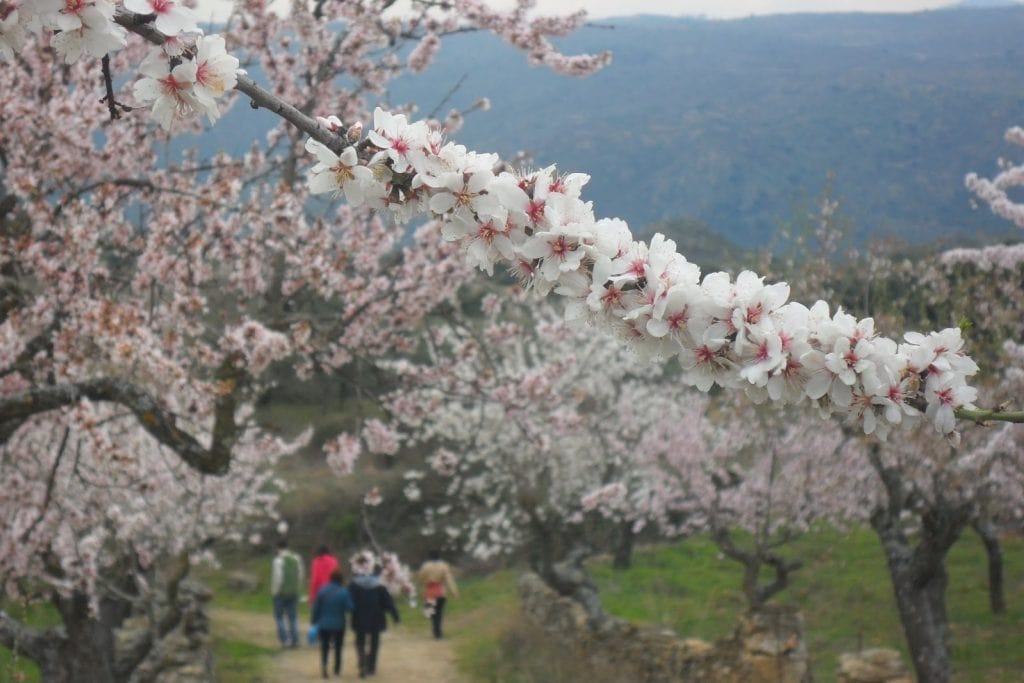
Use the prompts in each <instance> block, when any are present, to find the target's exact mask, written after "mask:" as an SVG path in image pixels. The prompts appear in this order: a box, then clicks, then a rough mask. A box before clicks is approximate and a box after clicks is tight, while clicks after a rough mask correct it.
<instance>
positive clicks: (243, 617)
mask: <svg viewBox="0 0 1024 683" xmlns="http://www.w3.org/2000/svg"><path fill="white" fill-rule="evenodd" d="M211 617H212V619H213V628H214V631H215V632H216V633H218V634H220V635H222V636H225V637H229V638H232V639H236V640H242V641H245V642H249V643H253V644H254V645H261V646H263V647H267V648H277V647H278V645H277V637H276V635H275V632H274V622H273V619H272V618H271V617H270V615H269V614H267V615H262V614H255V613H253V612H245V611H241V610H230V609H223V608H214V609H213V610H211ZM427 628H428V627H427V625H426V624H420V623H414V624H412V625H406V624H405V623H404V620H403V623H402V624H400V625H399V626H393V627H389V628H388V630H387V631H386V632H385V633H383V634H382V635H381V642H380V658H379V660H378V663H377V675H376V676H373V677H372V678H369V679H367V680H369V681H374V682H375V683H410V682H412V681H415V682H416V683H466V679H465V678H464V677H462V676H461V675H459V673H458V672H457V671H456V669H455V655H454V653H453V651H452V647H451V643H450V642H448V641H447V640H442V641H436V640H434V639H433V638H431V637H430V634H429V633H428V631H427ZM353 639H354V635H353V634H352V633H346V634H345V647H344V650H343V651H342V665H341V680H346V679H347V680H353V679H358V673H357V668H356V652H355V646H354V645H353V644H352V643H353ZM268 673H269V675H270V678H269V679H268V680H267V683H293V682H300V681H319V680H322V679H321V677H320V653H319V649H318V646H317V647H307V646H305V645H303V646H302V647H300V648H298V649H296V650H280V651H279V652H278V653H277V654H275V655H274V657H273V659H272V663H271V666H270V668H269V671H268ZM331 680H338V679H337V678H334V677H332V678H331Z"/></svg>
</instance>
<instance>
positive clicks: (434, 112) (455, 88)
mask: <svg viewBox="0 0 1024 683" xmlns="http://www.w3.org/2000/svg"><path fill="white" fill-rule="evenodd" d="M467 76H469V72H468V71H467V72H466V73H464V74H462V76H461V77H460V78H459V80H458V81H456V83H455V85H453V86H452V87H451V89H449V90H448V92H446V93H445V94H444V97H442V98H441V101H440V102H438V103H437V106H436V107H434V108H433V109H431V110H430V113H429V114H427V118H428V119H432V118H434V117H435V116H436V115H437V112H438V111H440V110H441V107H443V106H444V105H445V102H447V101H448V100H450V99H451V97H452V95H454V94H455V93H456V91H458V89H459V88H460V87H462V84H463V83H464V82H465V80H466V77H467Z"/></svg>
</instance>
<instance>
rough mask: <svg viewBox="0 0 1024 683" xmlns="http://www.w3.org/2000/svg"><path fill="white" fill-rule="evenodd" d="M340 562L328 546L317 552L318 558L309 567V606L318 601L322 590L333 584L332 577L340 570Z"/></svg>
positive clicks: (321, 547) (323, 546) (320, 548)
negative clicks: (317, 598) (335, 571)
mask: <svg viewBox="0 0 1024 683" xmlns="http://www.w3.org/2000/svg"><path fill="white" fill-rule="evenodd" d="M338 566H339V565H338V560H337V558H336V557H334V555H331V551H330V550H329V549H328V548H327V546H326V545H322V546H320V547H319V548H317V550H316V556H315V557H314V558H313V561H312V562H311V563H310V565H309V604H310V605H312V604H313V601H314V600H316V596H317V593H319V592H320V589H321V588H323V587H324V586H326V585H327V584H328V583H330V582H331V575H332V573H333V572H334V570H335V569H337V568H338Z"/></svg>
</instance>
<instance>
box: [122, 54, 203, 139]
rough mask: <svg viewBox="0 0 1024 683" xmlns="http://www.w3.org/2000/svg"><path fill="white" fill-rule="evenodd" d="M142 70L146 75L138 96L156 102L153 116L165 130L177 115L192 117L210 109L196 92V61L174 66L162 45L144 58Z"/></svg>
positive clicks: (139, 85) (134, 90) (178, 116)
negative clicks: (168, 59)
mask: <svg viewBox="0 0 1024 683" xmlns="http://www.w3.org/2000/svg"><path fill="white" fill-rule="evenodd" d="M139 73H140V74H142V75H143V76H145V78H142V79H140V80H138V81H136V83H135V87H134V89H133V93H134V95H135V99H137V100H139V101H141V102H152V103H153V110H152V113H151V116H152V117H153V119H154V120H155V121H157V123H159V124H160V125H161V126H162V127H163V128H164V130H170V128H171V124H172V123H173V122H174V121H175V120H176V119H178V120H182V119H190V118H192V117H194V116H196V115H197V114H199V113H201V112H205V111H206V110H207V109H206V106H205V105H204V104H203V102H201V101H200V99H199V97H198V96H197V95H196V91H195V83H196V63H195V62H193V61H186V62H182V63H180V64H178V65H177V66H176V67H174V68H173V69H171V68H170V63H169V62H168V61H167V58H166V57H165V56H164V55H163V52H162V51H161V50H160V49H159V48H158V49H155V50H153V51H152V52H150V54H149V57H147V58H146V59H145V60H144V61H143V62H142V64H141V66H139Z"/></svg>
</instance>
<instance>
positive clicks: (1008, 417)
mask: <svg viewBox="0 0 1024 683" xmlns="http://www.w3.org/2000/svg"><path fill="white" fill-rule="evenodd" d="M955 414H956V416H957V417H958V418H960V419H961V420H970V421H971V422H974V423H977V424H981V423H983V422H1015V423H1018V424H1020V423H1024V411H1022V410H1015V411H1004V410H967V409H966V408H957V409H956V411H955Z"/></svg>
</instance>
